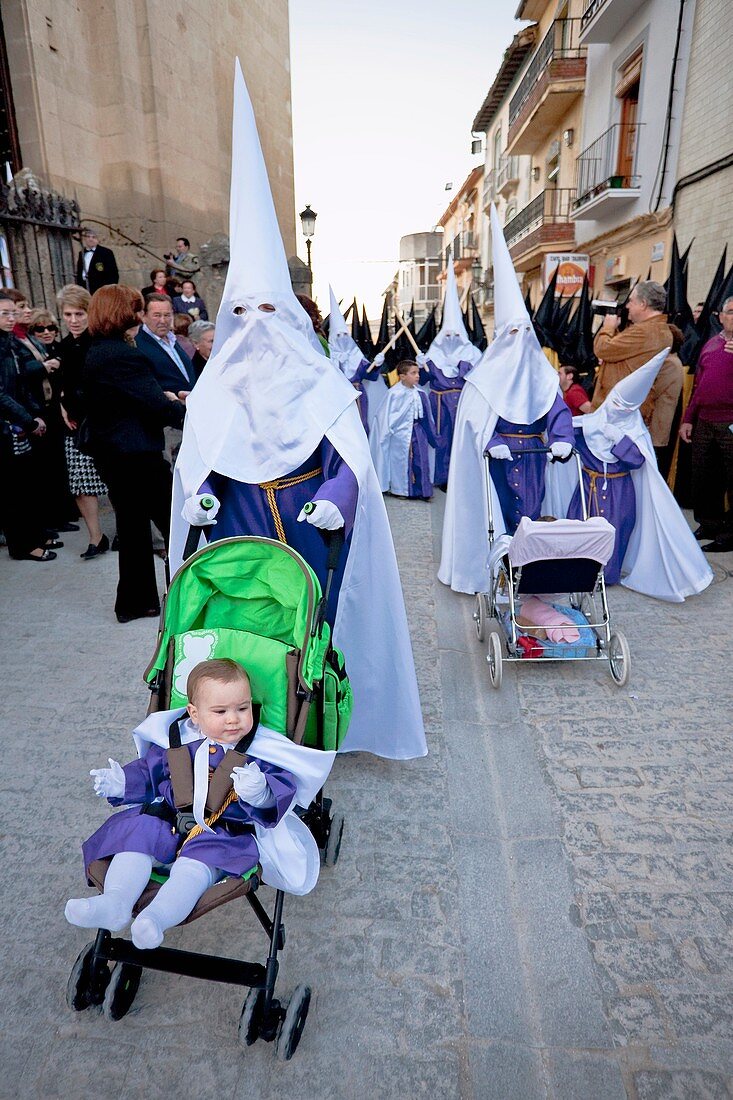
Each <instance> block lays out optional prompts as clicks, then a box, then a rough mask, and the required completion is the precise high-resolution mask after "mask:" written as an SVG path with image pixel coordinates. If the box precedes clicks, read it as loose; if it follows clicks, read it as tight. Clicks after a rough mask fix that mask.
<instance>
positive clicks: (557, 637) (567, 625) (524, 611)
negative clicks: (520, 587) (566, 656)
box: [517, 596, 580, 642]
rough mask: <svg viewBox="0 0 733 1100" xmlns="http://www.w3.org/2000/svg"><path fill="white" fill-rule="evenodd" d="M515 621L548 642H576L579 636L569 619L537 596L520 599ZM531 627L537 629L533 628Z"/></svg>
mask: <svg viewBox="0 0 733 1100" xmlns="http://www.w3.org/2000/svg"><path fill="white" fill-rule="evenodd" d="M517 622H518V623H519V625H520V626H521V627H527V628H529V633H530V634H534V635H535V637H537V638H547V640H548V642H577V641H578V639H579V638H580V631H579V630H578V628H577V626H576V625H575V624H574V623H573V622H572V620H571V619H568V618H567V617H566V616H565V615H562V614H561V613H560V612H559V611H556V610H555V608H554V607H551V606H550V605H549V604H547V603H544V601H543V600H540V599H538V598H537V596H527V597H526V598H525V599H524V600H522V607H521V610H520V612H519V614H518V615H517ZM532 627H538V628H539V629H537V630H533V629H531V628H532Z"/></svg>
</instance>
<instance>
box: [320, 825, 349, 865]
mask: <svg viewBox="0 0 733 1100" xmlns="http://www.w3.org/2000/svg"><path fill="white" fill-rule="evenodd" d="M343 835H344V815H343V814H334V815H333V817H332V818H331V828H330V830H329V833H328V840H327V841H326V848H325V851H324V853H323V862H324V863H325V865H326V867H333V865H334V864H335V863H337V862H338V858H339V852H340V851H341V838H342V837H343Z"/></svg>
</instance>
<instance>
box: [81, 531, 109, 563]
mask: <svg viewBox="0 0 733 1100" xmlns="http://www.w3.org/2000/svg"><path fill="white" fill-rule="evenodd" d="M108 550H109V539H108V538H107V536H106V535H102V537H101V539H100V540H99V542H98V543H97V545H96V546H95V545H94V543H93V542H90V543H89V545H88V546H87V548H86V550H85V551H84V553H83V554H80V555H79V557H80V558H82V559H83V560H84V561H91V559H92V558H98V557H99V555H100V554H106V552H107V551H108Z"/></svg>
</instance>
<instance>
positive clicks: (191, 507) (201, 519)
mask: <svg viewBox="0 0 733 1100" xmlns="http://www.w3.org/2000/svg"><path fill="white" fill-rule="evenodd" d="M206 497H208V498H209V500H213V502H214V506H213V508H209V509H208V510H207V509H206V508H202V507H201V501H202V500H204V499H205V498H206ZM220 508H221V504H220V502H219V501H218V500H217V499H216V497H215V496H212V495H211V493H196V494H195V496H192V497H186V500H185V502H184V504H183V508H182V509H181V515H182V516H183V518H184V519H185V521H186V523H189V524H190V525H191V527H206V526H210V527H213V526H214V524H215V523H216V516H217V513H218V511H219V509H220Z"/></svg>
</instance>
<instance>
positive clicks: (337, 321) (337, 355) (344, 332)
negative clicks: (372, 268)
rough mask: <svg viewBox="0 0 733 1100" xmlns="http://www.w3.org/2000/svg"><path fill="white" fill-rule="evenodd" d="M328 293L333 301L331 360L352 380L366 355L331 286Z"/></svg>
mask: <svg viewBox="0 0 733 1100" xmlns="http://www.w3.org/2000/svg"><path fill="white" fill-rule="evenodd" d="M328 295H329V299H330V303H331V304H330V310H331V312H330V315H329V319H328V349H329V351H330V352H331V362H332V363H334V364H335V365H336V366H337V367H338V368H339V370H340V371H342V372H343V374H345V375H346V377H347V378H348V379H349V380H351V379H352V378H353V377H354V374H355V373H356V371H357V370H358V369H359V367H360V366H361V364H362V362H363V361H364V355H363V353H362V351H361V348H360V347H359V346H358V344H357V343H356V341H355V340H354V338H353V337H352V335H351V332H350V331H349V328H348V326H347V324H346V321H345V320H344V315H343V313H342V312H341V306H340V305H339V304H338V301H337V299H336V295H335V294H334V292H333V287H331V286H329V288H328Z"/></svg>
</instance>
